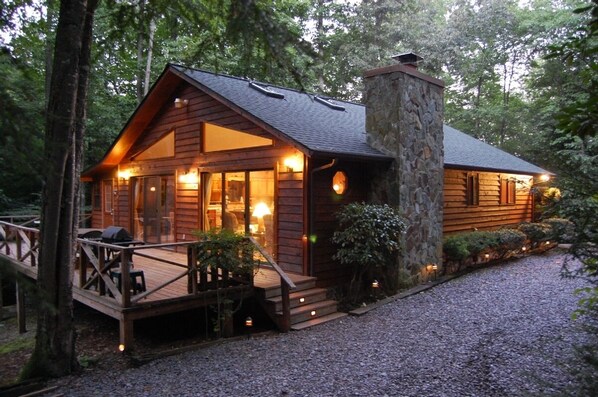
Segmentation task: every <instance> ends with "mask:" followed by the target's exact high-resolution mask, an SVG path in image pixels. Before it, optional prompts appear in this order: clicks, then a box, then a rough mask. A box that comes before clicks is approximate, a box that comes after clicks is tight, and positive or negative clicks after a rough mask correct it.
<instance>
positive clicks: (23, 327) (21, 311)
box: [16, 281, 27, 334]
mask: <svg viewBox="0 0 598 397" xmlns="http://www.w3.org/2000/svg"><path fill="white" fill-rule="evenodd" d="M16 289H17V291H16V292H17V322H18V323H19V334H24V333H25V332H27V321H26V319H25V293H24V292H23V286H22V285H21V284H20V283H19V282H18V281H17V282H16Z"/></svg>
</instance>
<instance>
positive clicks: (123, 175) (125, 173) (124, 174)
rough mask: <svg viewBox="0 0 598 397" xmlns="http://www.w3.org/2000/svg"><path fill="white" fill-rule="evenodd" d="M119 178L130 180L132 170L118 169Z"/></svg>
mask: <svg viewBox="0 0 598 397" xmlns="http://www.w3.org/2000/svg"><path fill="white" fill-rule="evenodd" d="M118 178H119V179H123V180H125V181H128V180H129V178H131V171H129V170H124V171H118Z"/></svg>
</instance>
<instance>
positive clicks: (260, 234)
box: [202, 170, 274, 254]
mask: <svg viewBox="0 0 598 397" xmlns="http://www.w3.org/2000/svg"><path fill="white" fill-rule="evenodd" d="M202 182H203V202H204V219H203V228H204V230H211V229H214V228H215V229H227V230H231V231H233V232H235V233H241V234H247V235H251V236H253V237H254V238H255V239H256V240H257V241H258V242H259V243H260V244H261V245H262V246H263V247H265V248H266V249H267V250H268V251H269V252H270V253H271V254H273V253H274V221H273V218H274V172H273V171H271V170H269V171H240V172H224V173H214V174H203V175H202Z"/></svg>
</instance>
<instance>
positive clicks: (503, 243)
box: [495, 229, 527, 251]
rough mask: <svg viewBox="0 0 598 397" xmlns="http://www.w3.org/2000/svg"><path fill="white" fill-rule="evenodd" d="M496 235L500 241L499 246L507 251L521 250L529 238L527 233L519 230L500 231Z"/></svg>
mask: <svg viewBox="0 0 598 397" xmlns="http://www.w3.org/2000/svg"><path fill="white" fill-rule="evenodd" d="M495 233H496V237H497V239H498V245H499V246H500V247H501V248H502V249H504V250H507V251H513V250H517V249H519V248H521V247H522V246H523V244H524V243H525V240H526V238H527V236H526V235H525V233H523V232H522V231H521V230H517V229H500V230H497V231H496V232H495Z"/></svg>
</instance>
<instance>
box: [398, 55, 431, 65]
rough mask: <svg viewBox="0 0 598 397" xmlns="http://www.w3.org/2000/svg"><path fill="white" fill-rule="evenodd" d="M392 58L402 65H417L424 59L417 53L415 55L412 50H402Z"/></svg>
mask: <svg viewBox="0 0 598 397" xmlns="http://www.w3.org/2000/svg"><path fill="white" fill-rule="evenodd" d="M392 59H394V60H397V61H399V63H400V64H402V65H414V66H417V64H418V63H419V62H420V61H423V60H424V58H422V57H420V56H419V55H417V54H415V53H413V52H402V53H400V54H397V55H393V56H392Z"/></svg>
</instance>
